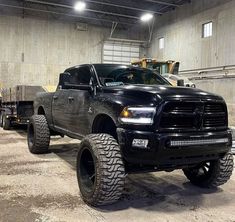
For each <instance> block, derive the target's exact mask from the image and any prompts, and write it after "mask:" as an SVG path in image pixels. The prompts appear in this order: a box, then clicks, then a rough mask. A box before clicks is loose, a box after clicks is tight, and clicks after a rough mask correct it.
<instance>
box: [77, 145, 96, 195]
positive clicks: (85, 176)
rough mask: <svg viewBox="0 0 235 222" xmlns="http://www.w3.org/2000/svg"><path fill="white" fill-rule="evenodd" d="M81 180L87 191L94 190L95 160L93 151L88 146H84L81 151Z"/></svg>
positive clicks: (83, 187)
mask: <svg viewBox="0 0 235 222" xmlns="http://www.w3.org/2000/svg"><path fill="white" fill-rule="evenodd" d="M79 172H80V175H79V177H80V178H79V180H80V183H81V185H82V189H84V190H85V191H86V192H87V193H90V192H92V191H93V190H94V186H95V179H96V172H95V162H94V159H93V156H92V153H91V151H90V150H89V149H88V148H84V149H83V150H82V153H81V157H80V163H79Z"/></svg>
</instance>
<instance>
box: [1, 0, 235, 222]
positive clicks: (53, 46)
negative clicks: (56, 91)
mask: <svg viewBox="0 0 235 222" xmlns="http://www.w3.org/2000/svg"><path fill="white" fill-rule="evenodd" d="M78 3H84V4H85V5H83V4H78ZM146 17H147V18H146ZM234 42H235V1H233V0H160V1H157V0H128V1H124V0H116V1H114V0H84V1H75V0H64V1H62V0H58V1H55V0H0V49H1V53H0V89H1V90H4V89H6V88H10V87H15V86H17V85H32V86H48V87H49V86H50V87H52V88H53V87H54V88H55V87H56V86H57V84H58V80H59V74H60V73H63V72H64V70H65V69H67V68H69V67H72V66H75V65H79V64H93V63H111V64H123V65H128V64H131V62H132V61H135V60H139V59H142V58H156V59H157V60H159V61H177V62H179V64H180V66H179V74H180V75H183V76H185V77H187V78H188V79H189V80H190V81H191V82H193V83H194V84H195V85H196V88H199V89H202V90H205V91H208V92H211V93H216V94H218V95H220V96H222V97H223V98H224V99H225V101H226V104H227V107H228V120H229V127H230V128H231V129H232V130H233V131H234V132H235V87H234V85H235V43H234ZM234 135H235V134H234ZM26 137H27V130H26V126H16V127H14V128H13V129H11V130H9V131H5V130H3V129H2V128H0V209H1V210H0V221H4V222H5V221H17V222H18V221H22V222H23V221H24V222H26V221H29V222H31V221H35V222H40V221H42V222H44V221H45V222H49V221H135V222H137V221H146V218H147V220H148V221H208V222H209V221H228V222H229V221H231V222H232V221H235V215H234V210H235V200H234V196H235V176H234V174H233V175H232V176H231V179H230V181H229V182H228V183H227V184H225V185H224V186H222V187H220V188H218V189H216V190H209V189H201V188H198V187H194V186H193V185H191V184H190V183H189V182H188V180H187V179H186V178H185V177H184V176H183V173H182V172H181V171H180V170H179V171H178V170H177V171H173V172H170V173H168V172H166V173H165V172H160V173H159V172H156V173H147V174H133V175H132V174H131V175H128V176H127V178H126V181H125V189H124V194H123V196H122V198H121V200H120V201H119V202H117V203H115V204H113V205H110V206H104V207H101V208H93V207H89V206H88V205H86V204H85V203H84V202H83V200H82V198H81V197H80V195H79V189H78V186H77V180H76V170H75V169H76V154H77V149H78V146H79V142H80V141H78V140H74V139H70V138H68V137H64V138H60V137H55V138H53V139H52V141H51V146H50V151H51V152H50V153H49V154H45V155H40V156H35V155H32V154H30V153H29V152H28V147H27V140H26ZM233 146H234V148H235V142H233Z"/></svg>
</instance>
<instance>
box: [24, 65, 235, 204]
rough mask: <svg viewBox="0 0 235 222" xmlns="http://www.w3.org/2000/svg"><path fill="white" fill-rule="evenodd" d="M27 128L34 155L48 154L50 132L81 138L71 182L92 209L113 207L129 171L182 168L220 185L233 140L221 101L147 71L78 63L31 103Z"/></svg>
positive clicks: (200, 181)
mask: <svg viewBox="0 0 235 222" xmlns="http://www.w3.org/2000/svg"><path fill="white" fill-rule="evenodd" d="M34 105H35V115H34V116H33V117H32V118H31V119H30V123H29V125H28V146H29V150H30V152H31V153H33V154H42V153H47V152H48V149H49V143H50V135H51V133H52V132H53V133H55V132H56V133H58V134H64V135H67V136H69V137H72V138H78V139H82V141H81V144H80V147H79V151H78V155H77V178H78V184H79V187H80V192H81V196H82V198H83V200H84V201H85V202H86V203H88V204H90V205H93V206H98V205H105V204H110V203H113V202H115V201H117V200H118V199H119V198H120V197H121V195H122V192H123V188H124V181H125V175H126V174H127V173H143V172H153V171H173V170H175V169H182V170H183V172H184V174H185V175H186V177H187V178H188V179H189V180H190V181H191V182H192V183H193V184H195V185H197V186H200V187H207V188H211V187H217V186H220V185H222V184H224V183H226V182H227V181H228V180H229V178H230V176H231V174H232V171H233V156H232V154H231V145H232V137H231V131H230V130H229V128H228V114H227V107H226V104H225V101H224V100H223V98H222V97H220V96H217V95H214V94H210V93H207V92H204V91H201V90H199V89H193V88H184V87H172V86H170V85H169V83H168V82H167V81H166V80H165V79H164V78H163V77H161V76H160V75H158V74H156V73H154V72H152V71H151V70H148V69H142V68H136V67H132V66H123V65H108V64H93V65H81V66H76V67H73V68H69V69H67V70H65V72H64V73H63V74H60V80H59V85H58V87H57V91H56V92H55V93H42V94H40V95H39V96H38V97H37V99H36V101H35V104H34Z"/></svg>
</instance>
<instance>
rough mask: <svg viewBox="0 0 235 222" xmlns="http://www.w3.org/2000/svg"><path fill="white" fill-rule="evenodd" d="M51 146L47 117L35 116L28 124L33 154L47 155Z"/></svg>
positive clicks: (30, 148) (29, 145)
mask: <svg viewBox="0 0 235 222" xmlns="http://www.w3.org/2000/svg"><path fill="white" fill-rule="evenodd" d="M49 144H50V130H49V127H48V123H47V120H46V117H45V116H43V115H34V116H32V117H31V118H30V120H29V124H28V147H29V151H30V152H31V153H33V154H43V153H47V152H48V149H49Z"/></svg>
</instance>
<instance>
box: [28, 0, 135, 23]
mask: <svg viewBox="0 0 235 222" xmlns="http://www.w3.org/2000/svg"><path fill="white" fill-rule="evenodd" d="M25 2H31V3H37V4H41V5H50V6H57V7H62V8H69V9H74V7H73V6H70V5H64V4H57V3H52V2H44V1H39V0H25ZM85 10H86V11H89V12H94V13H99V14H106V15H112V16H117V17H125V18H129V19H135V20H139V17H136V16H132V15H126V14H120V13H114V12H105V11H100V10H94V9H88V8H86V9H85Z"/></svg>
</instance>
